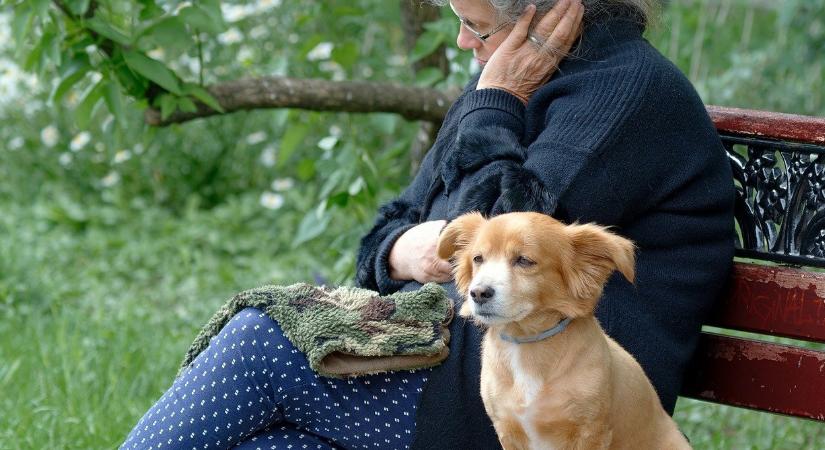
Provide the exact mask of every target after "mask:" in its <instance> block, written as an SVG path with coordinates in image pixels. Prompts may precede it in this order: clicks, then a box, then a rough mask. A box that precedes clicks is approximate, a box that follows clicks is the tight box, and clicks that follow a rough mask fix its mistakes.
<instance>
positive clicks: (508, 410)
mask: <svg viewBox="0 0 825 450" xmlns="http://www.w3.org/2000/svg"><path fill="white" fill-rule="evenodd" d="M488 339H489V337H488ZM497 344H498V345H495V346H494V348H488V349H486V350H485V355H484V358H485V359H488V360H489V361H490V362H491V363H492V364H485V363H482V372H483V371H485V368H486V370H492V371H495V372H496V374H495V375H493V376H482V383H483V385H482V396H483V397H488V396H489V398H490V399H491V401H487V400H485V404H486V405H489V406H488V408H490V411H489V412H490V413H491V417H492V416H496V417H500V418H507V419H508V420H513V421H515V422H516V423H518V425H519V426H520V427H521V429H522V431H523V432H524V434H525V435H526V437H527V438H528V440H529V442H530V447H529V448H530V449H535V450H539V449H546V450H553V449H554V448H557V447H556V446H555V445H553V442H552V437H551V436H548V434H547V433H546V432H542V431H541V429H542V428H545V429H546V427H547V426H548V425H549V424H551V423H553V422H554V417H553V416H554V415H555V414H553V412H557V411H561V410H562V409H560V407H562V408H563V406H562V405H563V403H565V402H564V401H563V397H565V396H564V395H561V396H559V395H556V394H558V393H555V392H552V391H553V389H552V386H550V385H548V382H547V380H546V379H544V378H543V377H542V376H541V375H540V374H538V373H532V372H533V371H531V370H528V368H527V366H530V365H531V364H530V363H529V362H528V361H527V359H529V358H530V354H529V352H526V351H524V349H523V348H522V347H521V346H520V345H514V344H508V343H501V342H499V343H497ZM487 352H489V353H487ZM493 360H494V361H495V363H493ZM503 380H506V381H507V382H504V383H502V381H503ZM492 398H497V399H499V401H492ZM502 398H506V399H508V401H507V402H501V401H500V399H502Z"/></svg>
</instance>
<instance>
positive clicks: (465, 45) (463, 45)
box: [455, 24, 483, 50]
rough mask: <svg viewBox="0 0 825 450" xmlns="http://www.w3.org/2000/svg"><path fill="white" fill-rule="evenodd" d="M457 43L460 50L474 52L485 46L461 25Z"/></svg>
mask: <svg viewBox="0 0 825 450" xmlns="http://www.w3.org/2000/svg"><path fill="white" fill-rule="evenodd" d="M455 43H456V45H458V48H460V49H462V50H472V49H474V48H478V47H481V46H482V45H483V43H482V42H481V41H480V40H478V38H477V37H475V35H473V33H471V32H470V30H468V29H467V28H465V27H464V25H461V24H459V25H458V36H456V39H455Z"/></svg>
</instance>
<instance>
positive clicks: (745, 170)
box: [681, 106, 825, 421]
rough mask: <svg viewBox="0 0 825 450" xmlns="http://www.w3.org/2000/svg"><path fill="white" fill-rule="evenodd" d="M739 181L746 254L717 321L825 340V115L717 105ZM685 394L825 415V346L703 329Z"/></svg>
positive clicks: (740, 250)
mask: <svg viewBox="0 0 825 450" xmlns="http://www.w3.org/2000/svg"><path fill="white" fill-rule="evenodd" d="M708 111H709V112H710V115H711V118H712V119H713V121H714V123H715V124H716V128H717V130H718V131H719V135H720V136H721V138H722V142H723V144H724V146H725V149H726V150H727V152H728V160H729V161H730V163H731V167H732V168H733V175H734V184H735V185H736V190H737V198H736V222H737V231H738V232H739V240H738V243H737V255H738V256H740V257H743V258H748V259H756V260H762V261H769V262H774V263H780V264H782V265H783V266H781V267H776V266H775V265H774V266H766V265H755V264H749V263H745V262H737V263H735V266H734V271H733V276H732V278H731V282H730V284H729V288H728V291H727V293H726V295H725V296H724V298H723V299H722V300H721V301H720V303H719V304H718V307H717V308H716V310H715V311H714V313H713V316H712V317H711V318H710V320H709V322H708V323H707V325H711V326H714V327H720V328H727V329H732V330H740V331H748V332H753V333H760V334H764V335H771V336H782V337H789V338H794V339H801V340H806V341H812V342H820V343H825V271H821V272H820V271H817V270H816V269H813V270H802V269H799V268H793V267H787V265H793V266H796V267H801V266H807V267H814V268H825V118H814V117H806V116H796V115H790V114H777V113H768V112H762V111H749V110H742V109H733V108H720V107H714V106H710V107H708ZM681 395H683V396H686V397H692V398H697V399H701V400H707V401H712V402H716V403H722V404H728V405H734V406H741V407H746V408H753V409H757V410H763V411H770V412H774V413H781V414H787V415H792V416H798V417H806V418H810V419H815V420H821V421H825V351H818V350H810V349H805V348H801V347H798V346H793V345H783V344H773V343H768V342H763V341H759V340H754V339H744V338H734V337H730V336H723V335H720V334H715V333H706V332H705V333H702V338H701V341H700V344H699V348H698V349H697V352H696V355H695V356H694V360H693V361H692V363H691V367H690V368H689V370H688V373H687V375H686V379H685V383H684V386H683V388H682V393H681Z"/></svg>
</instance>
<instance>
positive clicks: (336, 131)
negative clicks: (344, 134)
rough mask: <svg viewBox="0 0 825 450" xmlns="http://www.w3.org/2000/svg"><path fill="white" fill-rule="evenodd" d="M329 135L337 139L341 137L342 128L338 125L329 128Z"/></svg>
mask: <svg viewBox="0 0 825 450" xmlns="http://www.w3.org/2000/svg"><path fill="white" fill-rule="evenodd" d="M329 134H331V135H333V136H335V137H341V127H339V126H338V125H332V126H330V127H329Z"/></svg>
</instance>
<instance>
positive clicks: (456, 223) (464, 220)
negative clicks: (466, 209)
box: [438, 212, 487, 259]
mask: <svg viewBox="0 0 825 450" xmlns="http://www.w3.org/2000/svg"><path fill="white" fill-rule="evenodd" d="M486 221H487V220H486V219H485V218H484V217H483V216H482V215H481V213H478V212H472V213H467V214H464V215H462V216H459V217H458V218H457V219H455V220H453V221H452V222H450V223H449V224H447V226H446V227H444V229H443V230H441V235H440V236H439V237H438V257H439V258H441V259H450V258H452V256H453V255H454V254H455V253H456V252H458V251H459V250H461V249H463V248H464V247H466V246H467V244H469V243H470V242H471V241H472V240H473V238H474V237H475V234H476V232H477V231H478V229H479V227H481V225H482V224H483V223H484V222H486Z"/></svg>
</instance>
